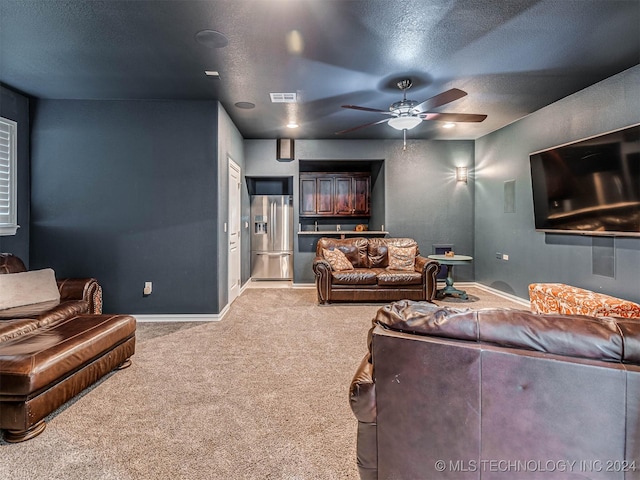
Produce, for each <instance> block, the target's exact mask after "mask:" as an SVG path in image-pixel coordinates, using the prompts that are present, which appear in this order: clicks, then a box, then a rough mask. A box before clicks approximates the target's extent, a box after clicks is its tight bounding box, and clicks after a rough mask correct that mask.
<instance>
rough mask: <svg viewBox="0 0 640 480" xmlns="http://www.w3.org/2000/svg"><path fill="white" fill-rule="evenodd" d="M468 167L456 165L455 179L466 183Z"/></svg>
mask: <svg viewBox="0 0 640 480" xmlns="http://www.w3.org/2000/svg"><path fill="white" fill-rule="evenodd" d="M468 177H469V169H468V168H467V167H456V181H457V182H464V183H467V179H468Z"/></svg>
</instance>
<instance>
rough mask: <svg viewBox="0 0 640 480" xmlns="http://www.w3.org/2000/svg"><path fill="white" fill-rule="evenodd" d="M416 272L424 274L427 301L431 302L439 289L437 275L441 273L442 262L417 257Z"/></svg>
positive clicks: (423, 282) (423, 281)
mask: <svg viewBox="0 0 640 480" xmlns="http://www.w3.org/2000/svg"><path fill="white" fill-rule="evenodd" d="M415 270H416V272H420V273H422V284H423V285H424V290H425V299H426V300H427V301H431V300H433V299H434V298H435V297H436V290H437V287H438V280H437V278H436V277H437V275H438V273H440V262H438V261H436V260H433V259H431V258H427V257H423V256H421V255H418V256H416V263H415Z"/></svg>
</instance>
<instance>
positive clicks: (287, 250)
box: [251, 195, 293, 280]
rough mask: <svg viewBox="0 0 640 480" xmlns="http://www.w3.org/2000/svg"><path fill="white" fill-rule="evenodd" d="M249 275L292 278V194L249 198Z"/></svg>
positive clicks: (275, 278) (266, 277)
mask: <svg viewBox="0 0 640 480" xmlns="http://www.w3.org/2000/svg"><path fill="white" fill-rule="evenodd" d="M251 277H252V278H253V279H258V280H280V279H292V278H293V204H292V198H291V195H254V196H252V197H251Z"/></svg>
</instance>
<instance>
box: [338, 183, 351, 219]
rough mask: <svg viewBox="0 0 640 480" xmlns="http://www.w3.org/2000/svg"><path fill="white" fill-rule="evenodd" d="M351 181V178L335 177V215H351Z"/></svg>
mask: <svg viewBox="0 0 640 480" xmlns="http://www.w3.org/2000/svg"><path fill="white" fill-rule="evenodd" d="M352 181H353V179H352V177H336V195H335V213H336V215H351V214H352V213H353V193H352V190H353V188H352Z"/></svg>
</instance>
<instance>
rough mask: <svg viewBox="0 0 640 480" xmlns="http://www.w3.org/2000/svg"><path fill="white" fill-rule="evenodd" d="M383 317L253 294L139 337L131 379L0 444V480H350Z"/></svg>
mask: <svg viewBox="0 0 640 480" xmlns="http://www.w3.org/2000/svg"><path fill="white" fill-rule="evenodd" d="M467 291H468V293H469V294H470V296H471V297H472V300H473V297H475V298H477V300H475V301H472V302H468V306H471V304H473V307H474V308H476V307H478V306H480V305H481V307H480V308H484V307H488V306H494V305H495V306H511V307H514V308H518V307H519V306H518V305H517V304H510V305H509V304H508V303H509V302H508V301H506V300H504V299H501V298H500V297H496V296H494V295H491V294H489V293H486V292H483V291H480V290H477V289H472V288H468V289H467ZM450 301H453V302H455V300H454V299H451V300H450ZM445 302H446V301H443V303H445ZM456 306H463V305H456ZM379 307H380V305H332V306H318V305H316V299H315V291H314V290H312V289H254V288H252V289H247V290H245V292H244V293H243V294H242V295H241V296H240V297H239V298H238V299H237V300H236V301H235V302H234V304H233V305H232V307H231V309H230V311H229V313H228V314H227V315H226V316H225V318H224V319H223V320H222V321H221V322H214V323H202V324H197V323H192V324H171V325H163V324H140V325H139V334H138V345H137V350H136V354H135V355H134V357H133V365H132V366H131V367H130V368H129V369H126V370H122V371H119V372H116V373H114V374H112V375H110V376H108V377H107V378H106V379H105V380H104V381H101V382H100V383H98V384H97V385H96V386H94V387H93V388H91V389H88V390H87V391H85V392H84V393H83V394H82V395H80V396H79V397H77V398H76V399H74V400H72V401H71V402H69V403H68V404H67V405H65V406H63V407H62V408H60V409H59V410H58V411H57V412H55V413H54V414H52V415H51V416H50V417H49V419H48V426H47V428H46V430H45V431H44V432H43V434H42V435H40V436H39V437H37V438H35V439H33V440H30V441H28V442H24V443H20V444H7V443H5V442H0V478H2V479H5V478H6V479H12V480H21V479H23V480H27V479H28V480H33V479H64V480H73V479H82V480H85V479H91V480H94V479H118V480H126V479H145V480H146V479H176V478H179V479H207V480H212V479H213V480H215V479H283V480H284V479H286V480H294V479H295V480H302V479H309V480H311V479H313V480H315V479H327V480H330V479H357V478H358V474H357V468H356V464H355V438H356V436H355V435H356V422H355V419H354V417H353V415H352V413H351V411H350V409H349V404H348V386H349V382H350V381H351V377H352V375H353V373H354V372H355V369H356V368H357V365H358V364H359V362H360V360H361V359H362V356H363V355H364V353H365V350H366V335H367V331H368V329H369V326H370V323H371V318H373V315H374V314H375V312H376V310H377V309H378V308H379Z"/></svg>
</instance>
